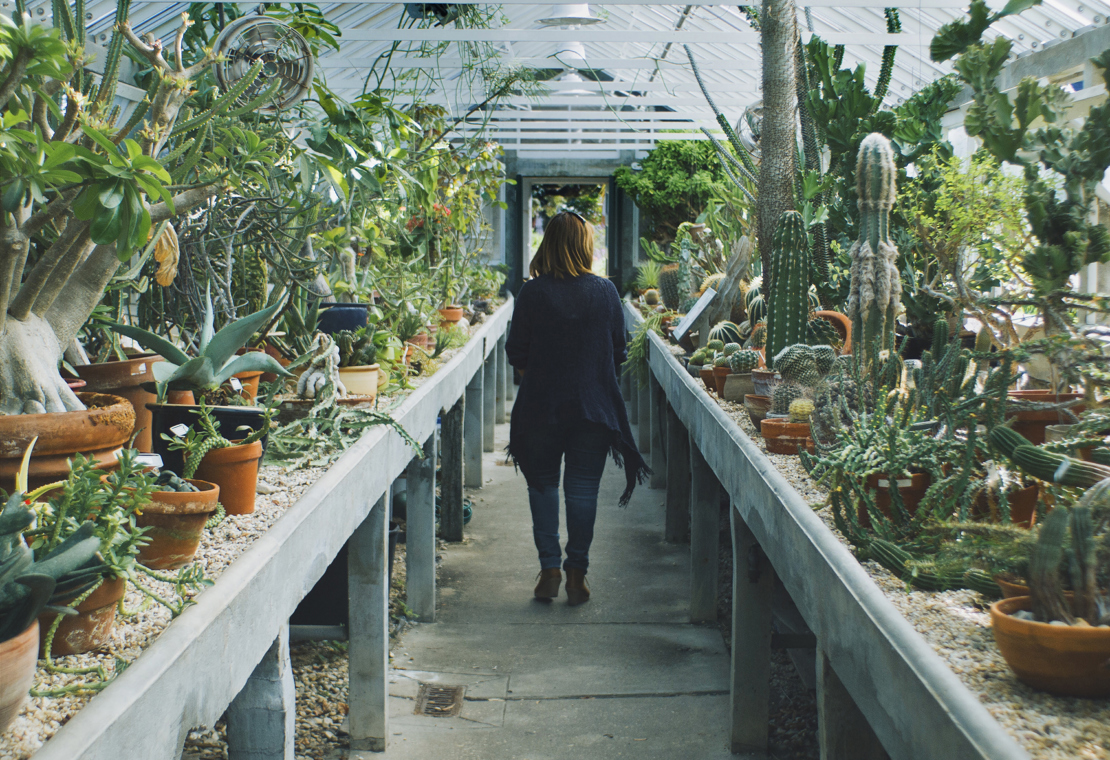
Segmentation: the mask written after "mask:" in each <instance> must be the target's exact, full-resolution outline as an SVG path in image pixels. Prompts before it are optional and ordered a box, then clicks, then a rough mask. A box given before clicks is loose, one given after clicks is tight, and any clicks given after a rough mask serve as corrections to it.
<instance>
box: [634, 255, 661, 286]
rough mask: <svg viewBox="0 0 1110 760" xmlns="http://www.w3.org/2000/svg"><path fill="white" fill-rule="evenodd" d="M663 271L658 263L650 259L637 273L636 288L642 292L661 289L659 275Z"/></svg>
mask: <svg viewBox="0 0 1110 760" xmlns="http://www.w3.org/2000/svg"><path fill="white" fill-rule="evenodd" d="M662 269H663V267H662V266H660V264H659V262H658V261H655V260H653V259H648V260H647V261H646V262H644V263H643V264H641V265H640V267H639V269H638V270H637V271H636V287H637V288H639V289H640V290H654V289H655V288H657V287H659V273H660V272H661V271H662Z"/></svg>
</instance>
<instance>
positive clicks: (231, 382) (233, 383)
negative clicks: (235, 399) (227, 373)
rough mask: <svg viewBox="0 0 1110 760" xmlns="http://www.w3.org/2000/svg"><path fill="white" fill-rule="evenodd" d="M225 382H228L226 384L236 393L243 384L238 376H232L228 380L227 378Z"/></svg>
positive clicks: (241, 388)
mask: <svg viewBox="0 0 1110 760" xmlns="http://www.w3.org/2000/svg"><path fill="white" fill-rule="evenodd" d="M227 382H228V385H230V386H231V390H233V391H235V392H236V393H238V392H239V391H241V390H243V384H242V383H241V382H239V378H237V377H233V378H231V379H230V380H228V381H227Z"/></svg>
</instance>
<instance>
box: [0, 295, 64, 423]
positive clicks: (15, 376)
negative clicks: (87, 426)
mask: <svg viewBox="0 0 1110 760" xmlns="http://www.w3.org/2000/svg"><path fill="white" fill-rule="evenodd" d="M61 358H62V344H61V343H59V342H58V338H57V336H56V335H55V334H54V328H53V327H51V326H50V323H49V322H47V321H46V320H45V319H43V318H42V317H38V316H35V315H34V314H31V315H29V316H28V317H27V319H25V320H23V321H22V322H20V321H19V320H15V319H9V320H8V321H7V322H6V323H5V325H4V331H3V333H0V413H3V414H41V413H43V412H72V411H76V410H79V409H84V408H85V407H84V405H83V404H82V403H81V401H80V400H79V399H78V398H77V396H75V395H74V393H73V391H71V390H70V389H69V387H68V386H67V385H66V383H65V380H63V379H62V376H61V375H60V374H59V373H58V362H59V360H60V359H61Z"/></svg>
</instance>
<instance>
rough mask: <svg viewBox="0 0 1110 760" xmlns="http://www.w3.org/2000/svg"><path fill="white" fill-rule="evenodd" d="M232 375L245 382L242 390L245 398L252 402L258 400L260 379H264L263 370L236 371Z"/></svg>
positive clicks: (241, 393)
mask: <svg viewBox="0 0 1110 760" xmlns="http://www.w3.org/2000/svg"><path fill="white" fill-rule="evenodd" d="M232 377H234V378H236V379H237V380H238V381H239V382H241V383H242V384H243V390H242V391H241V392H240V395H242V396H243V398H245V399H247V400H248V401H250V402H251V403H252V404H253V403H254V402H255V401H257V400H258V381H259V380H261V379H262V371H261V370H259V371H257V372H236V373H235V374H234V375H232Z"/></svg>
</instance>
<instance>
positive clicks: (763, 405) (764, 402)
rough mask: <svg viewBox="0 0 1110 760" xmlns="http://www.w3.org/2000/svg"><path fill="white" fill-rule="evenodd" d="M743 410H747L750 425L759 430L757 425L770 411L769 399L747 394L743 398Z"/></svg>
mask: <svg viewBox="0 0 1110 760" xmlns="http://www.w3.org/2000/svg"><path fill="white" fill-rule="evenodd" d="M744 409H746V410H747V412H748V419H750V420H751V421H752V425H753V426H754V427H755V429H756V430H759V424H760V423H761V422H762V421H763V418H764V417H766V416H767V412H769V411H771V397H770V396H760V395H758V394H751V393H749V394H748V395H746V396H744Z"/></svg>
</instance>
